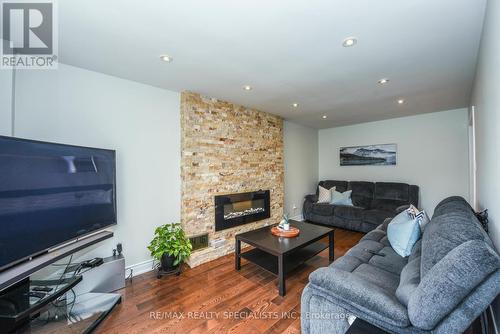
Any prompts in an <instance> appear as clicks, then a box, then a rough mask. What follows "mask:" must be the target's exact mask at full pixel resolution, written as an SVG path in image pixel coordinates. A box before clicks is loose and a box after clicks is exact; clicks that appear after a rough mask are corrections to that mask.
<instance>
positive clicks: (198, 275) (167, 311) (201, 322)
mask: <svg viewBox="0 0 500 334" xmlns="http://www.w3.org/2000/svg"><path fill="white" fill-rule="evenodd" d="M362 236H363V234H362V233H357V232H352V231H346V230H342V229H336V230H335V258H337V257H339V256H342V255H343V254H344V253H345V252H346V251H347V250H348V249H349V248H351V247H352V246H353V245H355V244H356V243H357V242H358V241H359V239H360V238H361V237H362ZM322 241H323V242H328V240H327V238H325V239H324V240H322ZM327 265H328V250H325V251H323V252H322V253H320V254H319V255H318V256H316V257H314V258H313V259H311V260H309V261H308V262H306V263H305V264H304V265H303V266H301V267H300V268H298V269H297V270H296V271H295V272H294V273H293V274H291V275H290V277H289V278H288V279H287V294H286V296H285V297H280V296H279V294H278V290H277V279H276V277H274V276H273V275H271V274H269V273H267V272H266V271H264V270H262V269H260V268H258V267H257V266H255V265H254V264H252V263H249V262H247V261H245V260H242V268H241V271H239V272H237V271H235V269H234V254H230V255H227V256H224V257H222V258H219V259H217V260H214V261H211V262H209V263H206V264H203V265H201V266H198V267H196V268H193V269H187V270H185V271H184V272H183V273H182V275H181V276H179V277H177V276H170V277H164V278H162V279H157V278H156V275H155V273H153V272H149V273H146V274H143V275H139V276H137V277H134V280H133V283H132V284H130V283H127V287H126V288H125V289H123V290H121V291H120V293H121V294H122V296H123V301H122V303H121V304H120V305H118V306H117V307H116V308H115V310H113V312H112V313H111V314H110V315H109V316H108V318H107V319H106V320H105V321H104V322H103V323H102V324H101V325H100V327H98V329H97V332H98V333H106V334H109V333H141V334H145V333H206V334H208V333H300V318H299V315H300V296H301V293H302V289H303V288H304V286H305V285H306V284H307V282H308V276H309V274H310V273H311V272H312V271H314V270H315V269H316V268H319V267H323V266H327Z"/></svg>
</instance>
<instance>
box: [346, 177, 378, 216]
mask: <svg viewBox="0 0 500 334" xmlns="http://www.w3.org/2000/svg"><path fill="white" fill-rule="evenodd" d="M349 189H351V190H352V196H351V198H352V203H353V204H354V205H356V206H360V207H362V208H365V209H368V208H369V207H370V204H371V202H372V200H373V191H374V189H375V184H374V183H373V182H364V181H351V182H349Z"/></svg>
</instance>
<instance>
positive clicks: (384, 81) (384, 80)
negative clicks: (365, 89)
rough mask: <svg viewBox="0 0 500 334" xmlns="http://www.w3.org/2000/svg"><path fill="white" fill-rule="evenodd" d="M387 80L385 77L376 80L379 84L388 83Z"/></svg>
mask: <svg viewBox="0 0 500 334" xmlns="http://www.w3.org/2000/svg"><path fill="white" fill-rule="evenodd" d="M388 82H389V79H387V78H382V79H380V80H379V81H378V83H379V84H381V85H385V84H386V83H388Z"/></svg>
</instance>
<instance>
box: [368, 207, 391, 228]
mask: <svg viewBox="0 0 500 334" xmlns="http://www.w3.org/2000/svg"><path fill="white" fill-rule="evenodd" d="M394 216H395V214H394V212H391V211H385V210H364V212H363V219H364V220H365V221H366V222H368V223H371V224H374V225H380V224H382V223H383V222H384V220H385V219H386V218H392V217H394Z"/></svg>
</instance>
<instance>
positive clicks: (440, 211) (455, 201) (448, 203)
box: [432, 196, 473, 218]
mask: <svg viewBox="0 0 500 334" xmlns="http://www.w3.org/2000/svg"><path fill="white" fill-rule="evenodd" d="M450 212H455V213H461V214H463V215H464V216H469V215H471V214H472V212H473V209H472V208H471V206H470V205H469V203H467V201H465V200H464V199H463V198H462V197H459V196H452V197H448V198H445V199H444V200H442V201H441V202H439V204H438V205H437V206H436V208H435V209H434V214H433V216H432V218H436V217H439V216H442V215H444V214H447V213H450Z"/></svg>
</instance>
